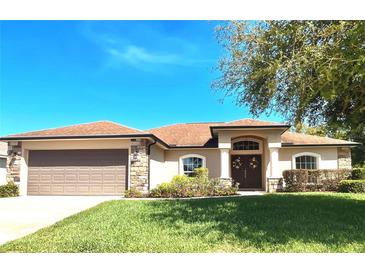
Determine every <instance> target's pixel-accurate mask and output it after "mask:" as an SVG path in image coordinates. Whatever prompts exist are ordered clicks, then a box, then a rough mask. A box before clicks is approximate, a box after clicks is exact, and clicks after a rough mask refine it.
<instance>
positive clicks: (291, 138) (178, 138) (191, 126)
mask: <svg viewBox="0 0 365 274" xmlns="http://www.w3.org/2000/svg"><path fill="white" fill-rule="evenodd" d="M226 126H227V127H230V126H242V127H245V126H259V127H261V126H283V127H286V126H288V125H287V124H282V123H274V122H267V121H260V120H253V119H241V120H237V121H232V122H226V123H224V122H220V123H219V122H216V123H188V124H175V125H171V126H164V127H160V128H154V129H150V130H148V132H149V133H152V134H154V135H155V136H156V137H158V138H160V139H161V140H163V141H164V142H166V143H167V144H169V145H170V146H205V147H217V140H216V139H213V138H212V135H211V131H210V127H226ZM281 140H282V143H288V144H293V145H310V144H314V145H351V144H356V143H353V142H348V141H344V140H338V139H333V138H328V137H320V136H312V135H306V134H299V133H292V132H288V131H287V132H284V133H283V134H282V135H281Z"/></svg>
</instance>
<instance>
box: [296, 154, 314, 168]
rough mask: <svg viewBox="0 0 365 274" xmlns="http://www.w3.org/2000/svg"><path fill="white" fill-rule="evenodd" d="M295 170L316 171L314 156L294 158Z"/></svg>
mask: <svg viewBox="0 0 365 274" xmlns="http://www.w3.org/2000/svg"><path fill="white" fill-rule="evenodd" d="M295 167H296V169H317V159H316V157H314V156H310V155H302V156H298V157H296V158H295Z"/></svg>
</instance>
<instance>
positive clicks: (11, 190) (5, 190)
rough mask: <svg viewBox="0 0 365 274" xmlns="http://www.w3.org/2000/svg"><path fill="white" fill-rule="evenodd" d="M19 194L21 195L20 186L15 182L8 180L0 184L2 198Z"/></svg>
mask: <svg viewBox="0 0 365 274" xmlns="http://www.w3.org/2000/svg"><path fill="white" fill-rule="evenodd" d="M17 196H19V187H18V186H17V185H16V184H14V183H13V182H8V183H7V184H6V185H0V198H4V197H17Z"/></svg>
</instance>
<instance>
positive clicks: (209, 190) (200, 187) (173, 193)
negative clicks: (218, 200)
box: [149, 168, 238, 198]
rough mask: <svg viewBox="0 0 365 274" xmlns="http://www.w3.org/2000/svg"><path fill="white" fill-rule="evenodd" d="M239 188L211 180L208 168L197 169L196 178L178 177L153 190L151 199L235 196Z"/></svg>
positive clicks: (217, 180)
mask: <svg viewBox="0 0 365 274" xmlns="http://www.w3.org/2000/svg"><path fill="white" fill-rule="evenodd" d="M237 190H238V188H237V187H235V186H230V185H227V184H224V183H222V182H221V181H220V180H219V179H218V178H217V179H209V178H208V169H207V168H197V169H196V170H195V176H193V177H187V176H185V175H177V176H175V177H174V178H173V179H172V180H171V181H170V182H167V183H162V184H160V185H158V186H157V187H155V188H154V189H152V190H151V192H150V195H149V196H150V197H155V198H183V197H206V196H228V195H235V194H236V193H237Z"/></svg>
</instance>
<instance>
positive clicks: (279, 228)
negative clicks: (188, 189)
mask: <svg viewBox="0 0 365 274" xmlns="http://www.w3.org/2000/svg"><path fill="white" fill-rule="evenodd" d="M151 206H152V207H153V206H155V207H156V210H152V212H153V213H152V214H151V221H155V222H164V223H167V224H168V225H169V226H172V227H175V228H176V229H179V227H181V223H185V224H188V225H189V224H190V225H192V226H194V224H197V227H196V230H195V231H194V233H195V234H196V235H197V236H201V237H204V236H205V235H207V233H210V232H212V231H215V232H217V233H219V234H220V235H221V236H222V237H228V238H230V239H233V241H234V242H235V244H237V245H240V243H244V242H245V243H248V244H249V245H250V246H253V247H254V248H255V249H259V250H261V251H267V252H270V251H285V247H284V246H285V245H288V243H291V244H293V242H295V243H300V246H297V247H296V248H295V250H297V251H304V252H305V251H306V247H305V245H306V244H310V245H318V247H319V250H318V251H321V250H323V251H332V252H341V251H342V252H346V249H345V247H346V246H348V245H352V246H353V245H356V250H357V251H358V252H365V201H364V200H361V199H354V198H351V197H350V196H346V195H343V196H341V195H340V196H339V195H328V194H327V195H326V194H324V195H321V194H313V195H286V194H280V195H277V194H274V195H264V196H249V197H238V198H222V199H204V200H181V201H174V202H172V201H165V202H164V206H163V207H161V204H157V203H151ZM199 224H201V227H204V228H205V230H204V229H203V230H202V229H200V227H199ZM311 250H312V251H313V249H311ZM352 250H353V249H352Z"/></svg>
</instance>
